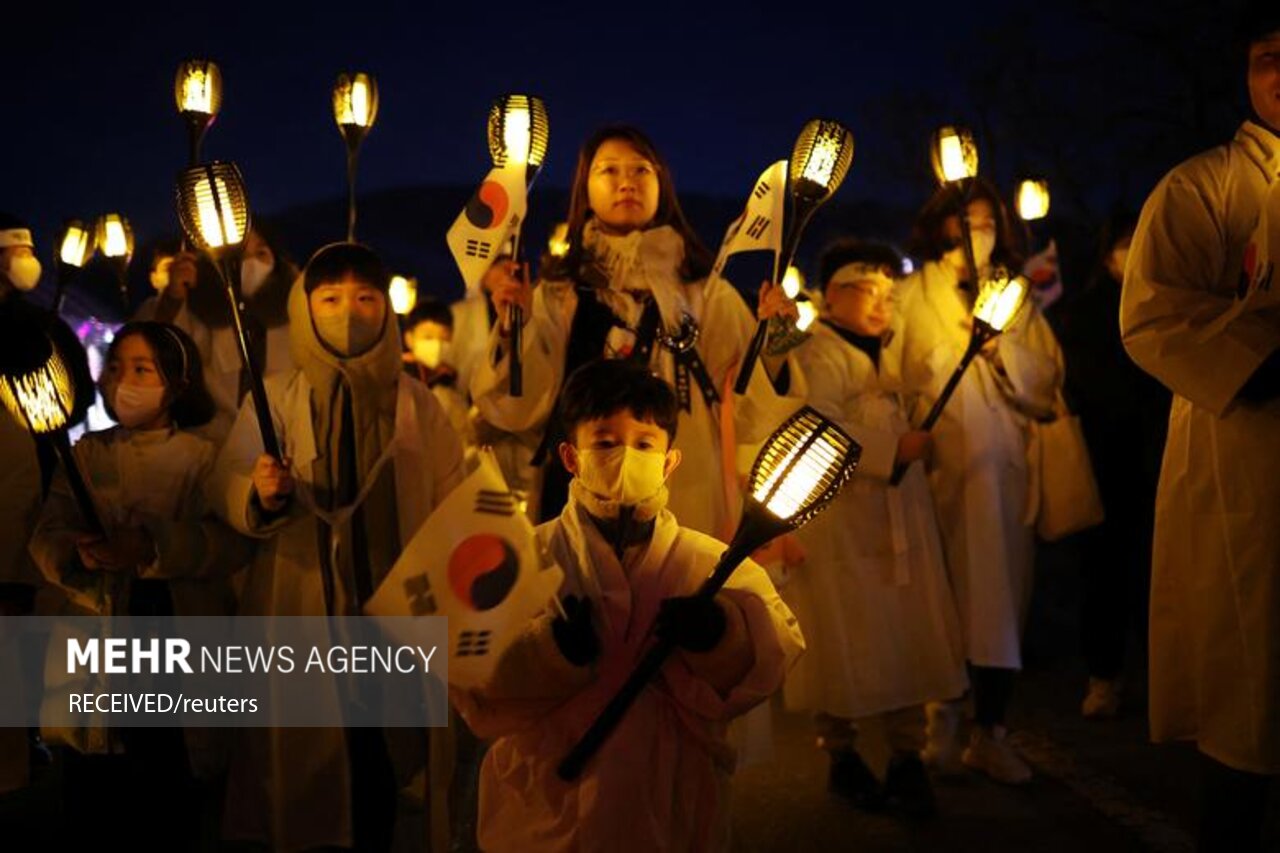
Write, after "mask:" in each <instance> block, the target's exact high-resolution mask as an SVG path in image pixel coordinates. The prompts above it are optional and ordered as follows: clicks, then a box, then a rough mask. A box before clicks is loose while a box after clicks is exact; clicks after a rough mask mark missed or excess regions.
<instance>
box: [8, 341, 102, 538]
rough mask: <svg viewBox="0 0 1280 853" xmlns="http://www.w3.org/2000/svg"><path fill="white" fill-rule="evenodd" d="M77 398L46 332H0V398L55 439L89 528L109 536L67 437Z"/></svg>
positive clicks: (22, 421) (32, 428)
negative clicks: (1, 333) (0, 334)
mask: <svg viewBox="0 0 1280 853" xmlns="http://www.w3.org/2000/svg"><path fill="white" fill-rule="evenodd" d="M75 396H76V394H75V383H74V381H73V380H72V377H71V372H70V371H69V370H68V369H67V365H66V364H65V363H64V362H63V360H62V356H61V355H59V353H58V350H57V348H56V347H55V346H54V345H53V341H52V340H50V338H49V336H48V335H47V334H45V333H44V331H42V330H40V329H38V328H32V327H30V326H18V327H16V328H14V329H12V330H10V331H8V332H7V333H6V334H5V335H3V336H0V400H3V402H4V406H5V408H6V409H8V410H9V412H10V413H11V414H12V415H13V418H14V420H15V421H17V422H18V424H19V425H21V426H23V427H24V428H25V429H26V430H27V431H28V432H30V433H31V434H32V435H34V436H42V435H46V436H48V437H49V439H50V440H51V441H52V442H53V447H54V449H55V450H56V451H57V453H58V457H59V458H60V459H61V460H62V468H63V471H64V472H65V473H66V477H67V482H68V483H69V484H70V485H71V494H72V495H73V496H74V497H75V501H76V504H77V506H79V507H80V514H81V516H83V518H84V522H85V524H86V526H87V527H88V528H89V531H90V532H91V533H93V534H94V535H95V536H100V537H105V536H106V528H105V527H103V525H102V519H101V518H100V517H99V515H98V510H97V508H96V507H95V506H94V504H93V497H92V496H91V495H90V494H89V488H88V486H87V485H86V484H85V481H84V477H83V476H82V475H81V473H80V468H79V466H78V465H77V464H76V458H75V455H74V454H73V453H72V452H71V442H70V441H69V440H68V438H67V425H68V421H69V420H70V418H71V411H72V409H73V407H74V405H75Z"/></svg>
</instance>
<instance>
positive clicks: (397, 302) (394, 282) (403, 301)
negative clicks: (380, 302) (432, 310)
mask: <svg viewBox="0 0 1280 853" xmlns="http://www.w3.org/2000/svg"><path fill="white" fill-rule="evenodd" d="M387 296H388V298H390V300H391V310H392V311H393V312H394V313H395V314H396V315H397V316H400V317H403V316H405V315H406V314H408V313H409V312H410V311H412V310H413V306H415V305H417V304H418V280H417V279H416V278H410V277H409V276H404V275H393V276H391V286H390V287H389V288H388V289H387Z"/></svg>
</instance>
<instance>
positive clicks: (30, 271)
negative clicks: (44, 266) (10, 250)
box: [7, 255, 40, 290]
mask: <svg viewBox="0 0 1280 853" xmlns="http://www.w3.org/2000/svg"><path fill="white" fill-rule="evenodd" d="M7 275H8V277H9V281H11V282H13V286H14V287H16V288H18V290H33V289H35V286H36V285H37V284H38V283H39V282H40V261H39V260H37V259H36V257H35V256H34V255H23V256H22V257H18V258H13V259H12V260H10V261H9V272H8V273H7Z"/></svg>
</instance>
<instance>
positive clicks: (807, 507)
mask: <svg viewBox="0 0 1280 853" xmlns="http://www.w3.org/2000/svg"><path fill="white" fill-rule="evenodd" d="M861 453H862V448H861V447H860V446H859V445H858V444H857V442H855V441H854V440H853V439H852V438H850V437H849V435H848V434H847V433H846V432H845V431H844V430H842V429H840V427H838V426H836V425H835V424H834V423H832V422H831V421H829V420H827V419H826V418H824V417H823V416H822V415H820V414H818V413H817V412H816V411H815V410H814V409H811V408H809V407H808V406H806V407H804V408H802V409H800V410H799V411H798V412H796V413H795V414H794V415H792V416H791V417H790V418H788V419H787V420H786V421H785V422H784V423H783V424H782V426H780V427H778V429H777V430H776V431H775V432H774V433H773V435H771V436H769V439H768V441H766V442H765V443H764V447H762V448H761V450H760V454H759V455H758V456H757V457H756V461H755V464H753V465H752V466H751V475H750V477H749V478H748V482H747V494H746V497H745V500H744V503H743V508H742V519H741V520H740V521H739V522H738V529H737V532H735V533H734V535H733V540H732V541H731V542H730V543H729V547H728V549H727V550H726V551H725V552H724V555H723V556H721V558H720V561H719V562H718V563H717V564H716V566H715V569H714V570H713V571H712V572H711V575H710V576H709V577H708V578H707V579H706V580H705V581H704V582H703V584H702V586H701V587H699V589H698V592H697V593H696V594H697V595H698V596H699V597H701V598H704V599H708V600H709V599H711V598H713V597H714V596H715V594H716V593H717V592H719V591H720V589H721V587H723V586H724V584H725V581H727V580H728V579H729V575H731V574H732V573H733V570H734V569H736V568H737V567H738V566H739V565H740V564H741V563H742V561H743V560H745V559H747V557H749V556H750V555H751V553H752V552H753V551H755V550H756V549H757V548H760V547H761V546H762V545H764V544H765V543H767V542H768V541H769V540H771V539H773V538H775V537H777V536H780V535H781V534H783V533H786V532H788V531H791V530H795V529H796V528H798V527H800V526H801V525H803V524H806V523H807V522H808V521H809V520H810V519H812V518H813V517H814V516H815V515H817V514H818V513H819V512H821V511H822V510H823V509H824V508H826V506H827V505H828V504H830V503H831V500H832V499H833V498H835V496H836V494H837V493H838V492H839V491H840V489H841V487H842V486H843V485H844V484H845V482H846V481H847V480H848V479H849V476H850V475H851V474H852V473H853V469H854V468H855V467H856V466H857V464H858V457H859V456H860V455H861ZM673 650H674V644H673V643H671V642H670V641H667V640H657V641H656V642H655V643H654V645H653V646H652V647H651V648H650V649H649V651H648V652H647V653H645V656H644V657H643V658H642V659H641V660H640V663H639V664H638V665H637V666H636V668H635V670H633V671H632V673H631V676H630V677H629V678H628V679H627V681H626V683H625V684H623V686H622V687H621V689H619V690H618V692H617V693H616V694H614V696H613V698H612V699H611V700H610V701H609V704H608V705H606V706H605V707H604V710H602V711H601V712H600V715H599V716H597V717H596V719H595V722H593V723H592V724H591V727H590V728H589V729H587V731H586V733H585V734H584V735H583V736H582V738H581V739H580V740H579V741H578V742H577V743H576V744H575V745H574V747H573V749H571V750H570V751H569V754H568V755H566V756H565V758H564V760H563V761H561V762H560V766H559V767H558V768H557V769H556V773H557V774H558V775H559V776H560V778H561V779H563V780H565V781H566V782H570V781H573V780H574V779H576V778H577V777H578V776H579V775H581V773H582V770H583V768H584V767H585V766H586V764H587V762H588V761H590V760H591V757H592V756H593V755H595V753H596V752H597V751H598V750H599V749H600V747H601V746H602V745H603V744H604V742H605V740H606V739H607V738H608V737H609V734H610V733H611V732H612V731H613V730H614V729H615V728H616V727H617V725H618V723H619V722H621V720H622V718H623V716H624V715H625V714H626V712H627V709H628V708H630V707H631V703H632V702H634V701H635V700H636V697H638V696H639V695H640V693H641V691H643V690H644V688H645V685H647V684H648V683H649V681H650V679H652V678H653V676H654V675H655V674H657V672H658V670H659V669H661V668H662V664H663V663H664V662H665V661H666V659H667V657H668V656H669V655H670V654H671V652H672V651H673Z"/></svg>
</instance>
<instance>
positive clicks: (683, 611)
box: [454, 361, 804, 853]
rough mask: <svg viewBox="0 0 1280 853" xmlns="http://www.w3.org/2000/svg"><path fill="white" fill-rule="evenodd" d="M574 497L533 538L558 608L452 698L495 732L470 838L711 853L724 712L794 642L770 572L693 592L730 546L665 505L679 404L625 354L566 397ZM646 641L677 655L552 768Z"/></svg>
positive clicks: (724, 810)
mask: <svg viewBox="0 0 1280 853" xmlns="http://www.w3.org/2000/svg"><path fill="white" fill-rule="evenodd" d="M562 406H563V409H564V411H563V415H564V422H565V426H566V429H567V434H568V435H569V436H570V438H571V442H566V443H564V444H562V445H560V448H559V452H560V454H561V458H562V459H563V461H564V464H565V467H566V469H567V470H568V471H569V472H570V473H572V474H573V476H574V479H573V481H572V483H571V484H570V489H569V502H568V504H567V505H566V507H565V509H564V512H563V513H562V514H561V515H560V517H559V518H558V519H556V520H554V521H550V522H547V523H546V524H543V525H541V526H539V528H538V537H539V539H540V540H541V543H542V544H543V545H544V546H545V547H546V549H547V550H548V552H549V553H550V554H551V556H552V558H553V559H554V560H555V561H556V562H557V563H558V564H559V565H560V567H561V568H563V569H564V572H565V581H564V585H563V587H562V589H561V595H562V601H563V610H564V612H563V614H552V613H548V614H547V615H545V616H543V617H541V618H539V619H537V620H535V621H534V622H533V623H531V624H530V625H529V626H528V628H527V630H526V631H525V633H524V634H523V635H522V637H521V639H520V640H519V641H518V642H517V643H516V644H515V645H513V646H512V647H511V649H510V650H509V651H508V652H507V654H506V655H505V656H504V658H503V660H502V662H501V663H500V664H499V667H498V671H497V673H496V675H495V677H494V679H493V681H492V682H491V683H490V684H489V685H488V686H487V687H486V688H485V690H484V691H481V692H469V693H463V694H457V693H455V696H454V699H455V702H456V704H457V705H458V708H459V710H460V711H461V713H462V715H463V717H464V718H465V719H466V721H467V723H468V724H469V725H470V726H471V728H472V729H473V730H474V731H475V733H476V734H477V735H478V736H479V737H481V738H487V739H488V738H492V739H496V742H495V743H494V744H493V746H492V748H491V749H490V750H489V752H488V754H487V756H486V757H485V760H484V764H483V767H482V768H481V773H480V821H479V831H478V834H479V843H480V846H481V848H483V849H485V850H493V851H502V850H518V851H543V850H565V851H567V850H574V851H595V850H609V851H628V850H635V851H646V853H648V851H668V850H669V851H684V850H689V851H706V850H719V849H725V848H726V847H727V846H728V839H729V832H728V829H729V826H728V821H729V810H728V783H729V776H730V774H731V773H732V771H733V767H734V757H735V756H734V752H733V749H732V747H730V746H729V744H728V742H727V740H726V737H725V732H726V729H727V726H728V724H729V721H730V720H732V719H733V718H734V717H736V716H738V715H739V714H742V713H744V712H745V711H747V710H748V709H750V708H751V707H752V706H754V705H756V704H757V703H759V702H761V701H763V700H765V699H766V698H767V697H768V696H769V694H771V693H772V692H773V691H774V690H776V689H777V688H778V687H779V686H780V685H781V683H782V678H783V675H784V673H785V672H786V670H787V668H788V667H789V666H790V664H791V663H792V662H793V661H794V660H795V659H796V657H797V656H798V655H799V654H800V652H801V651H802V650H803V648H804V639H803V637H802V636H801V634H800V629H799V626H798V625H797V624H796V621H795V618H794V617H793V616H792V615H791V612H790V611H789V610H788V609H787V607H786V605H785V604H783V603H782V601H781V600H780V599H779V598H778V595H777V593H776V592H775V591H774V588H773V586H772V585H771V584H770V583H769V579H768V577H767V576H766V575H765V572H764V570H763V569H761V568H760V567H759V566H758V565H756V564H755V563H753V562H750V561H748V562H747V563H745V564H743V565H742V566H741V567H740V568H739V569H738V570H737V571H736V572H735V573H734V574H733V576H732V577H731V578H730V581H729V583H728V584H727V585H726V587H725V588H724V590H723V591H722V592H721V593H719V594H718V595H717V596H716V597H715V599H714V601H712V602H709V603H706V602H702V601H701V600H698V599H695V598H692V595H693V593H694V592H695V591H696V590H697V588H698V586H699V585H700V584H701V582H702V581H703V580H704V579H705V578H706V576H707V575H708V574H709V573H710V572H711V570H712V568H713V567H714V566H715V563H716V561H717V560H718V559H719V557H720V555H721V554H722V553H723V552H724V549H725V545H724V544H723V543H721V542H719V541H717V540H715V539H712V538H711V537H709V536H706V535H704V534H701V533H697V532H695V531H693V530H689V529H687V528H683V527H681V526H680V525H679V524H678V523H677V521H676V519H675V517H674V516H672V514H671V513H670V512H669V511H668V510H667V509H666V503H667V488H666V485H665V483H666V480H667V478H668V477H669V476H670V475H671V472H672V471H674V470H675V468H676V466H677V465H679V464H680V451H678V450H673V449H671V442H672V439H674V437H675V426H676V419H677V412H678V403H677V401H676V398H675V395H674V393H673V392H672V390H671V388H670V387H669V386H668V385H667V384H666V383H665V382H663V381H662V380H661V379H658V378H656V377H654V376H651V375H650V374H649V373H648V372H647V371H645V370H643V369H642V368H640V367H637V366H635V365H632V364H630V363H628V362H625V361H597V362H593V363H590V364H587V365H585V366H583V367H582V368H581V369H579V370H578V371H576V372H575V373H574V375H573V376H572V377H571V378H570V380H569V381H568V383H567V384H566V386H565V390H564V396H563V398H562ZM654 634H657V635H663V636H668V637H670V638H671V639H672V640H673V641H674V642H675V644H676V646H677V651H676V652H675V653H674V654H673V655H672V656H671V657H670V658H669V659H668V660H667V662H666V664H665V665H664V666H663V668H662V670H661V671H660V673H659V674H658V676H657V677H655V678H654V680H653V681H652V682H651V683H650V684H649V686H648V687H646V688H645V690H644V692H643V693H642V694H641V695H640V697H639V698H638V699H637V700H636V702H635V703H634V704H633V705H632V706H631V708H630V709H629V710H628V712H627V714H626V716H625V717H624V718H623V719H622V722H621V723H620V724H619V725H618V727H617V728H616V729H615V730H614V732H613V734H612V735H610V737H609V738H608V740H607V741H606V742H605V744H604V746H603V747H602V748H601V750H600V751H599V753H597V754H596V756H595V757H594V758H593V759H592V760H591V761H590V762H589V763H588V765H587V767H586V770H585V771H584V772H583V774H582V775H581V776H580V777H579V778H578V779H577V780H575V781H574V782H571V783H569V782H564V781H562V780H561V779H560V778H559V777H558V776H557V775H556V766H557V765H558V764H559V762H560V760H561V759H562V758H564V756H565V753H566V752H568V750H569V749H570V748H571V747H572V746H573V745H574V743H575V742H576V741H577V740H578V738H579V736H581V735H582V733H583V732H584V731H585V730H586V729H587V727H588V726H589V725H590V724H591V722H592V721H593V720H594V719H595V717H596V715H597V714H598V713H599V712H600V710H601V709H602V708H603V707H604V706H605V704H606V703H607V702H608V701H609V699H610V698H611V697H612V696H613V694H614V693H615V692H616V691H617V690H618V688H619V687H620V686H621V685H622V683H623V682H624V681H625V680H626V678H627V676H628V675H629V674H630V673H631V670H632V668H633V667H634V666H635V664H636V663H637V662H638V661H639V660H640V658H641V657H642V656H643V654H644V652H645V651H646V650H647V648H648V646H649V644H650V642H651V639H652V636H653V635H654Z"/></svg>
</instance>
